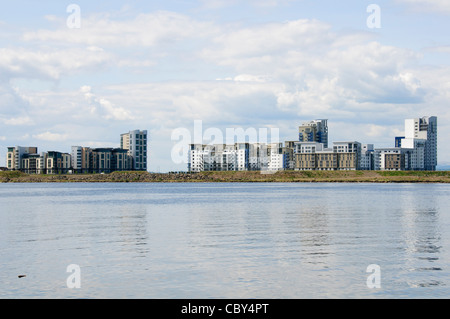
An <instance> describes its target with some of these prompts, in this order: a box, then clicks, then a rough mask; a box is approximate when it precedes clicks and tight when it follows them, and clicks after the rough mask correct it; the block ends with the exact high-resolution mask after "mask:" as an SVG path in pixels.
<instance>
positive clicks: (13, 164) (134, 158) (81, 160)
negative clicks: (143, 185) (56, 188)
mask: <svg viewBox="0 0 450 319" xmlns="http://www.w3.org/2000/svg"><path fill="white" fill-rule="evenodd" d="M121 145H124V146H125V147H126V148H90V147H82V146H72V148H71V153H70V154H69V153H62V152H56V151H50V152H43V153H40V154H38V149H37V147H21V146H16V147H8V152H7V154H6V165H7V167H6V168H7V169H8V170H19V171H23V172H25V173H29V174H67V173H111V172H114V171H131V170H146V169H147V131H131V132H129V133H127V134H122V135H121Z"/></svg>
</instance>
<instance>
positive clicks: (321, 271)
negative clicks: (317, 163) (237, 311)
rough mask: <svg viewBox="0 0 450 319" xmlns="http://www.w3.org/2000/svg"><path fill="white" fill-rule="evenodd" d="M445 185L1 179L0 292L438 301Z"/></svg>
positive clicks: (443, 272)
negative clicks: (373, 271)
mask: <svg viewBox="0 0 450 319" xmlns="http://www.w3.org/2000/svg"><path fill="white" fill-rule="evenodd" d="M449 188H450V187H449V186H447V185H434V184H427V185H410V184H395V185H391V184H386V185H375V184H355V185H353V184H244V183H243V184H192V185H191V184H74V185H66V184H64V185H63V184H39V185H20V184H14V185H9V184H2V185H0V205H1V211H0V221H1V223H0V248H1V259H0V266H1V269H2V271H1V272H0V296H1V297H6V298H22V297H32V298H52V297H57V298H102V297H106V298H323V297H325V298H361V297H364V298H365V297H367V298H390V297H396V298H397V297H400V298H401V297H406V298H416V297H418V298H447V297H448V295H449V288H448V285H449V270H448V265H449V257H450V255H449V249H448V247H449V242H450V241H449V234H450V232H449V230H450V223H449V221H450V219H449V216H448V215H449V212H448V207H449V204H450V201H449V196H448V195H447V194H448V191H449V190H450V189H449ZM446 248H447V249H446ZM69 264H78V265H80V267H81V269H82V288H81V289H79V290H70V289H68V288H67V287H66V284H65V283H66V279H67V276H68V274H67V273H66V267H67V266H68V265H69ZM371 264H377V265H379V266H380V267H381V271H382V278H381V288H380V289H369V288H368V287H367V285H366V279H367V276H368V275H369V274H368V273H366V268H367V266H369V265H371ZM18 274H27V277H26V280H21V281H18V280H17V275H18Z"/></svg>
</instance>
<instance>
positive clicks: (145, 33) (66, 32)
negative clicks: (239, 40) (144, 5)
mask: <svg viewBox="0 0 450 319" xmlns="http://www.w3.org/2000/svg"><path fill="white" fill-rule="evenodd" d="M115 18H116V19H115ZM53 20H55V19H53ZM59 25H60V27H59V28H58V29H57V30H38V31H32V32H27V33H25V34H24V37H23V39H24V40H25V41H30V42H32V41H39V42H41V41H45V42H57V43H72V44H82V45H89V46H100V47H120V48H123V47H134V46H142V47H152V46H156V45H166V44H168V43H174V42H176V41H179V40H182V39H187V38H197V39H198V38H201V37H203V36H205V35H208V34H210V33H211V32H214V30H215V27H214V26H213V25H212V24H211V23H208V22H200V21H196V20H193V19H191V18H190V17H188V16H186V15H183V14H179V13H175V12H168V11H157V12H154V13H148V14H138V15H137V16H136V17H135V18H134V19H126V20H122V19H117V17H114V16H111V15H110V14H96V15H94V14H93V15H90V16H86V17H84V16H83V19H82V26H81V28H80V29H69V28H67V26H66V25H65V21H63V20H61V21H59Z"/></svg>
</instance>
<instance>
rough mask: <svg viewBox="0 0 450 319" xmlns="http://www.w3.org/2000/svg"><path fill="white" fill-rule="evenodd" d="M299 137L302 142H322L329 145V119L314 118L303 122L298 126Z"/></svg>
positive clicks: (325, 145)
mask: <svg viewBox="0 0 450 319" xmlns="http://www.w3.org/2000/svg"><path fill="white" fill-rule="evenodd" d="M298 138H299V141H300V142H317V143H322V144H323V145H324V147H325V148H327V147H328V120H314V121H310V122H306V123H303V124H302V125H301V126H300V127H299V128H298Z"/></svg>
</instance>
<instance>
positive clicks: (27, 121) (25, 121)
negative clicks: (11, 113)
mask: <svg viewBox="0 0 450 319" xmlns="http://www.w3.org/2000/svg"><path fill="white" fill-rule="evenodd" d="M2 122H3V123H4V124H5V125H11V126H21V125H33V124H34V121H33V120H32V119H31V118H30V117H29V116H25V117H16V118H9V119H3V120H2Z"/></svg>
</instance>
